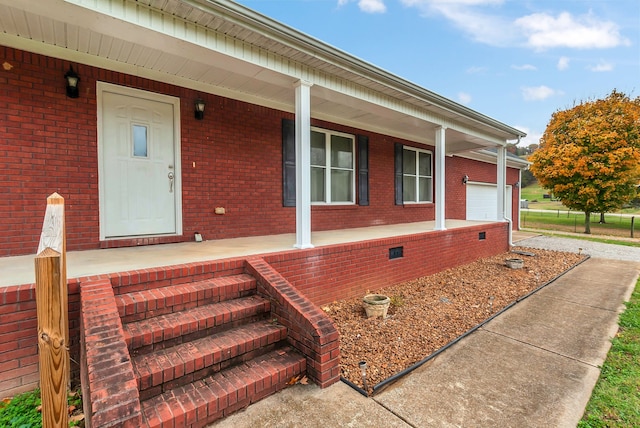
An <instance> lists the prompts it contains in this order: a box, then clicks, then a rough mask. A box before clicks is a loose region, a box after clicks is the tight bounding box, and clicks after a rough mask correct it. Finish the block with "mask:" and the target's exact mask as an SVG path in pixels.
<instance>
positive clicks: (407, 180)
mask: <svg viewBox="0 0 640 428" xmlns="http://www.w3.org/2000/svg"><path fill="white" fill-rule="evenodd" d="M402 199H403V200H404V201H405V202H415V201H416V179H415V177H407V176H404V177H402Z"/></svg>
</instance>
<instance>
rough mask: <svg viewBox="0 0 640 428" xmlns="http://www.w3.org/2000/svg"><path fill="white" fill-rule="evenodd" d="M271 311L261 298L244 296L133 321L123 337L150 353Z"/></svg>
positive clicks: (133, 347) (134, 347) (137, 350)
mask: <svg viewBox="0 0 640 428" xmlns="http://www.w3.org/2000/svg"><path fill="white" fill-rule="evenodd" d="M270 310H271V304H270V302H269V301H268V300H266V299H264V298H262V297H259V296H255V295H254V296H248V297H241V298H238V299H233V300H228V301H224V302H219V303H213V304H209V305H204V306H197V307H195V308H191V309H187V310H185V311H182V312H172V313H168V314H164V315H159V316H156V317H153V318H144V319H142V320H140V321H134V322H130V323H128V324H125V325H124V326H123V328H124V337H125V341H126V343H127V346H128V347H129V349H130V350H132V351H134V353H143V352H149V351H150V350H153V349H158V348H165V347H168V346H174V345H176V344H179V343H182V342H187V341H189V340H195V339H199V338H201V337H204V336H207V335H210V334H214V333H220V332H222V331H225V330H227V329H230V328H232V327H237V326H239V325H241V324H244V323H248V322H253V321H258V320H261V319H264V318H265V317H266V316H268V314H269V311H270Z"/></svg>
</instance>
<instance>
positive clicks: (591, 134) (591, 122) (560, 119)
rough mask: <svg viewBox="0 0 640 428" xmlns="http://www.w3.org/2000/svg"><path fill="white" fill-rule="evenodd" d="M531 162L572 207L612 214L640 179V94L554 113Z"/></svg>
mask: <svg viewBox="0 0 640 428" xmlns="http://www.w3.org/2000/svg"><path fill="white" fill-rule="evenodd" d="M529 160H530V161H531V162H532V165H531V172H532V173H533V175H534V176H535V177H536V178H537V179H538V181H539V182H540V184H541V185H542V186H543V187H544V188H546V189H549V190H550V191H551V192H552V193H553V195H554V196H556V197H557V198H559V199H560V200H561V201H562V203H563V204H564V205H565V206H566V207H568V208H570V209H573V210H579V211H584V213H585V233H591V228H590V222H591V213H599V212H600V213H604V212H611V211H613V210H615V209H618V208H620V207H622V205H624V204H625V203H627V202H629V201H631V200H632V199H633V198H634V197H635V195H636V188H637V186H638V183H639V181H640V97H639V98H636V99H634V100H632V99H630V98H629V97H628V96H627V95H625V94H623V93H621V92H618V91H616V90H613V92H611V94H610V95H609V96H607V97H606V98H604V99H599V100H595V101H587V102H581V103H580V104H578V105H575V106H574V107H572V108H570V109H567V110H561V111H557V112H555V113H554V114H553V115H552V116H551V120H550V121H549V124H548V125H547V129H546V130H545V132H544V134H543V136H542V138H541V139H540V147H539V149H538V150H536V151H535V152H534V153H533V154H532V155H531V157H530V158H529Z"/></svg>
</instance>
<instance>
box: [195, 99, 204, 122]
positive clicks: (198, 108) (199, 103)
mask: <svg viewBox="0 0 640 428" xmlns="http://www.w3.org/2000/svg"><path fill="white" fill-rule="evenodd" d="M204 107H205V103H204V100H203V99H202V98H198V99H197V100H196V102H195V114H196V119H198V120H202V119H204Z"/></svg>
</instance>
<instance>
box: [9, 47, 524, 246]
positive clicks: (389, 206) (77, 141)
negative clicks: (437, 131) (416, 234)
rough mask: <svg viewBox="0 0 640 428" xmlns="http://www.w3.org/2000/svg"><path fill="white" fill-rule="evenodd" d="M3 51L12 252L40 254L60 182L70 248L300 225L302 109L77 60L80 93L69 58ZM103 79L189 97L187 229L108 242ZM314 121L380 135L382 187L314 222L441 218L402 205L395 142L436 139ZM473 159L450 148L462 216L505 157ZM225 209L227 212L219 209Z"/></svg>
mask: <svg viewBox="0 0 640 428" xmlns="http://www.w3.org/2000/svg"><path fill="white" fill-rule="evenodd" d="M0 58H2V61H4V62H7V63H8V64H10V65H11V66H12V68H11V69H10V70H4V71H3V72H2V73H0V169H1V170H2V171H3V172H4V173H5V175H4V177H5V182H4V185H3V186H2V187H1V188H0V216H2V217H3V219H4V220H3V222H2V223H0V257H5V256H11V255H19V254H33V253H35V250H36V248H37V245H38V240H39V234H40V229H41V225H42V213H44V211H45V203H46V197H47V196H48V195H50V194H51V193H53V192H54V191H55V192H58V193H59V194H60V195H62V196H63V197H64V198H65V216H66V220H67V225H66V226H67V249H68V250H70V251H73V250H82V249H93V248H110V247H118V246H135V245H149V244H156V243H166V242H180V241H190V240H193V239H194V233H195V232H199V233H200V234H201V235H202V236H203V238H204V239H205V240H212V239H224V238H235V237H241V236H256V235H260V236H261V235H272V234H281V233H294V232H295V208H291V207H286V208H285V207H283V206H282V130H281V126H282V125H281V121H282V119H283V118H289V119H292V118H293V115H292V114H291V113H288V112H282V111H278V110H274V109H270V108H266V107H261V106H257V105H253V104H249V103H245V102H241V101H238V100H233V99H229V98H224V97H220V96H215V95H211V94H202V93H200V92H197V91H193V90H190V89H186V88H181V87H178V86H174V85H170V84H166V83H162V82H157V81H153V80H149V79H144V78H141V77H136V76H131V75H126V74H123V73H118V72H113V71H108V70H103V69H99V68H96V67H91V66H87V65H83V64H75V63H74V64H73V66H74V69H75V70H76V71H77V73H78V74H79V75H80V78H81V81H80V96H79V98H77V99H70V98H67V97H66V95H65V88H64V80H63V78H62V76H63V75H64V73H65V72H66V71H67V70H68V68H69V65H70V63H69V62H68V61H64V60H60V59H55V58H50V57H46V56H43V55H38V54H32V53H28V52H24V51H21V50H17V49H13V48H8V47H3V46H0ZM98 81H101V82H107V83H112V84H116V85H121V86H126V87H131V88H136V89H142V90H146V91H150V92H155V93H160V94H165V95H169V96H173V97H177V98H179V99H180V118H181V119H180V131H181V143H180V146H181V159H180V162H181V172H182V174H181V184H182V205H183V209H182V218H183V234H182V235H181V236H171V237H148V238H141V239H118V240H106V241H102V242H101V241H100V236H99V220H100V219H99V195H98V130H97V125H96V123H97V119H96V118H97V99H96V82H98ZM198 97H201V98H203V99H204V100H205V102H206V104H207V108H206V111H205V117H204V120H196V119H195V118H194V115H193V101H194V100H195V99H196V98H198ZM311 123H312V125H313V126H319V127H323V128H327V129H331V130H336V131H340V132H346V133H350V134H354V135H358V134H363V135H366V136H368V137H369V188H370V205H369V206H358V205H350V206H313V207H312V228H313V230H330V229H335V228H336V226H337V225H339V227H340V228H351V227H362V226H371V225H381V224H397V223H406V222H416V221H425V220H433V219H434V205H433V204H422V205H407V206H402V205H395V203H394V171H393V168H394V143H402V144H406V145H410V146H415V147H421V148H426V149H429V150H432V151H433V147H430V146H424V145H420V144H417V143H413V142H411V141H404V140H401V139H397V138H391V137H389V136H385V135H381V134H376V133H372V132H366V131H362V130H359V129H354V128H351V127H347V126H342V125H336V124H333V123H328V122H324V121H319V120H316V119H312V121H311ZM463 161H464V160H463V159H461V158H456V157H453V158H447V192H449V191H450V192H451V194H450V195H449V194H448V195H447V212H448V213H451V216H450V218H464V217H463V216H464V200H463V199H460V198H461V197H463V196H464V194H463V193H461V192H462V191H463V190H464V189H461V188H460V186H459V185H458V183H459V181H460V176H459V175H460V172H461V171H466V173H467V174H469V176H470V177H471V178H472V179H473V180H479V181H484V180H490V178H491V177H493V180H495V166H494V165H490V164H483V163H480V162H478V163H476V164H474V166H473V171H471V169H469V170H467V168H466V164H465V166H464V167H462V166H460V167H459V166H458V163H459V162H463ZM483 166H484V167H485V168H486V169H487V170H486V171H485V172H482V171H481V170H482V168H483ZM482 174H484V176H482ZM510 174H511V173H510ZM516 180H517V178H516V179H511V178H509V182H510V183H511V182H515V181H516ZM461 195H462V196H461ZM216 207H223V208H225V210H226V214H224V215H216V214H214V210H215V208H216ZM515 212H516V211H514V213H515Z"/></svg>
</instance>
